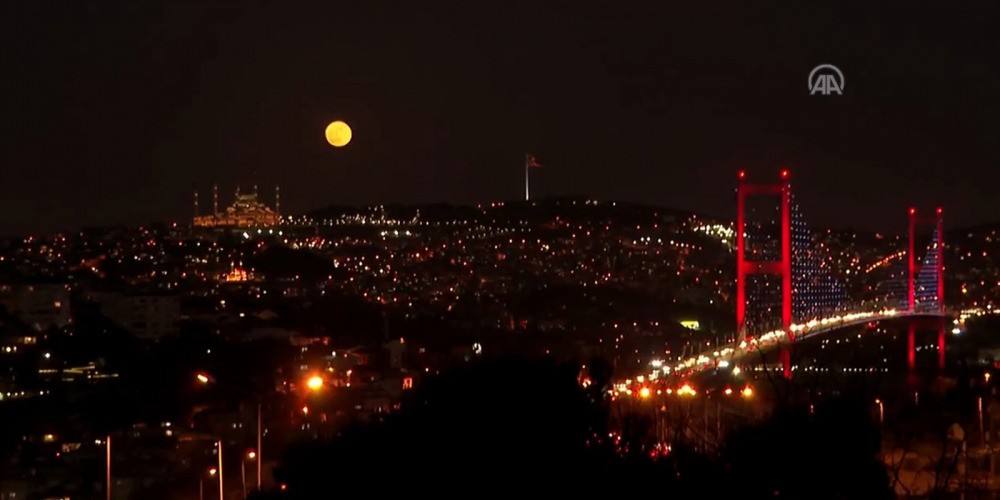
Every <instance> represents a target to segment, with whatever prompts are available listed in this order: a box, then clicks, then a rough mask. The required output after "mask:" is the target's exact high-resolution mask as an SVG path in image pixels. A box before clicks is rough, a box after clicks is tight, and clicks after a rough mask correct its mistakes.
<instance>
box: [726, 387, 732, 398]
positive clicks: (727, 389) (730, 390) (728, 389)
mask: <svg viewBox="0 0 1000 500" xmlns="http://www.w3.org/2000/svg"><path fill="white" fill-rule="evenodd" d="M732 393H733V390H732V389H730V388H728V387H726V396H728V395H730V394H732Z"/></svg>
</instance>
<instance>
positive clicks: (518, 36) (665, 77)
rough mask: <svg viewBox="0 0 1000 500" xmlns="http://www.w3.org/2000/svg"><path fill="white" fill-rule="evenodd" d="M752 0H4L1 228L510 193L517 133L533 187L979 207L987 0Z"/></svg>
mask: <svg viewBox="0 0 1000 500" xmlns="http://www.w3.org/2000/svg"><path fill="white" fill-rule="evenodd" d="M758 3H763V2H739V3H737V2H731V3H727V2H673V1H622V2H559V3H555V2H542V1H538V2H520V1H498V2H492V1H462V2H377V1H357V2H347V1H339V0H338V1H329V0H324V1H315V2H306V1H296V2H290V1H289V2H263V1H253V0H245V1H233V2H215V1H213V2H194V1H183V0H169V1H155V0H144V1H136V0H120V1H117V0H116V1H112V0H106V1H85V0H48V1H31V0H8V1H4V2H2V4H0V62H2V64H3V71H2V77H0V81H2V83H0V89H3V92H2V96H3V97H2V98H3V107H2V113H0V131H2V133H3V139H2V140H0V168H2V175H3V177H2V180H0V234H19V233H31V232H34V233H38V232H49V231H56V230H73V229H77V228H79V227H82V226H96V225H110V224H122V223H127V224H140V223H147V222H151V221H175V220H189V218H190V216H191V215H192V206H191V200H192V192H193V191H194V190H195V189H199V190H200V191H201V202H202V203H201V206H202V209H203V212H204V211H205V209H207V208H208V207H210V206H211V186H212V183H213V182H218V183H219V184H220V191H221V194H222V199H223V201H229V200H230V199H231V197H232V192H233V190H234V188H235V185H236V183H237V182H241V183H242V185H243V189H244V191H246V190H249V189H250V185H251V184H253V182H254V180H255V179H257V182H258V183H259V184H260V185H261V191H262V193H263V194H266V195H267V197H266V200H267V201H270V200H271V196H272V193H273V185H274V184H275V183H280V184H281V187H282V209H283V210H282V211H283V212H286V213H287V212H302V211H306V210H309V209H312V208H317V207H320V206H325V205H328V204H369V203H389V202H402V203H425V202H438V201H445V202H453V203H477V202H483V201H491V200H504V199H508V200H511V199H517V198H518V197H520V196H522V193H523V177H522V169H523V161H524V154H525V153H528V152H531V153H534V154H535V155H537V156H538V158H539V160H540V161H541V162H542V163H543V164H545V166H544V168H543V169H542V170H539V171H537V175H536V177H535V181H533V186H534V189H533V193H534V194H535V195H537V196H563V195H590V196H594V197H597V198H599V199H605V200H629V201H637V202H644V203H652V204H658V205H665V206H671V207H676V208H684V209H693V210H698V211H704V212H707V213H709V214H714V215H720V216H732V214H734V212H735V204H734V196H733V192H732V190H733V187H734V186H735V178H736V171H737V170H739V169H741V168H745V169H746V170H747V171H748V172H749V175H750V176H751V177H754V178H759V179H767V178H777V172H778V169H779V168H780V167H782V166H784V167H787V168H789V169H790V170H791V171H792V176H793V183H794V184H793V185H794V189H795V192H796V196H797V198H798V199H799V200H800V202H801V204H802V207H803V211H804V214H805V216H806V218H807V220H808V221H809V222H812V223H816V224H822V225H834V226H838V227H844V226H855V227H861V228H868V229H880V230H893V229H896V230H901V231H902V230H905V226H906V209H907V207H909V206H910V205H917V206H918V207H926V208H927V209H928V210H930V209H933V208H934V207H936V206H938V205H943V206H944V208H945V214H946V216H947V217H948V218H947V223H948V224H949V225H950V226H952V227H954V226H957V225H960V224H973V223H981V222H988V221H997V220H1000V196H998V195H997V189H998V185H1000V183H998V181H1000V174H998V171H997V169H998V167H1000V162H998V160H1000V29H998V28H997V27H998V26H1000V4H998V3H997V2H988V1H983V2H945V1H942V2H940V3H939V4H938V5H937V6H934V7H931V6H930V5H931V4H930V3H920V5H917V4H915V3H909V2H907V3H902V2H901V3H896V4H895V5H894V6H889V5H883V4H884V3H883V2H870V1H866V2H849V1H837V2H829V3H825V2H781V3H780V4H779V3H774V4H772V5H770V6H758V5H756V4H758ZM290 4H295V5H290ZM709 4H710V6H709ZM822 63H831V64H834V65H837V66H838V67H839V68H840V69H841V70H842V71H843V72H844V75H845V79H846V85H845V87H846V88H845V95H844V96H826V97H823V96H810V95H809V91H808V88H807V83H806V79H807V76H808V74H809V71H810V70H811V69H812V68H813V67H814V66H816V65H819V64H822ZM334 119H343V120H345V121H347V122H348V123H350V124H351V126H352V127H353V129H354V141H353V142H352V143H351V144H350V145H349V146H348V147H346V148H343V149H334V148H332V147H330V146H329V145H327V144H326V142H325V141H324V138H323V129H324V127H325V125H326V124H327V123H328V122H330V121H332V120H334Z"/></svg>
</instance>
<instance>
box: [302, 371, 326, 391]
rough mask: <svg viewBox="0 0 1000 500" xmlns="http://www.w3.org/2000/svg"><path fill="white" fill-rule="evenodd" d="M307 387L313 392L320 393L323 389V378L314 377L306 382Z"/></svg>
mask: <svg viewBox="0 0 1000 500" xmlns="http://www.w3.org/2000/svg"><path fill="white" fill-rule="evenodd" d="M306 386H307V387H309V389H311V390H313V391H318V390H320V389H321V388H322V387H323V377H320V376H318V375H314V376H312V377H309V380H307V381H306Z"/></svg>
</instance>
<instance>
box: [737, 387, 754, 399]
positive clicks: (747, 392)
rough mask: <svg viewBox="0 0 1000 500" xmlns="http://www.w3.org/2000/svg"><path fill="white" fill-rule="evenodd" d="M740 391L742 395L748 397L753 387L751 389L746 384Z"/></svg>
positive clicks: (750, 395)
mask: <svg viewBox="0 0 1000 500" xmlns="http://www.w3.org/2000/svg"><path fill="white" fill-rule="evenodd" d="M740 393H741V394H742V395H743V397H745V398H749V397H752V396H753V389H751V388H750V386H749V385H748V386H746V387H744V388H743V390H742V391H740Z"/></svg>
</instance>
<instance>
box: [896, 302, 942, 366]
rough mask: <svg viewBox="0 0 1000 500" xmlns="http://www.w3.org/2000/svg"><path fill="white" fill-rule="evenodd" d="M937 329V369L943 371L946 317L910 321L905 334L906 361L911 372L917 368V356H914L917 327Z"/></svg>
mask: <svg viewBox="0 0 1000 500" xmlns="http://www.w3.org/2000/svg"><path fill="white" fill-rule="evenodd" d="M932 325H933V326H935V327H937V334H938V335H937V348H938V360H937V361H938V362H937V364H938V369H940V370H944V362H945V347H946V338H945V330H946V329H947V326H948V317H947V316H942V317H941V318H940V319H938V320H936V321H935V320H917V319H914V320H912V321H910V323H909V325H908V329H907V333H906V360H907V363H908V364H909V367H910V371H911V372H913V371H915V370H916V368H917V356H916V333H917V327H918V326H922V327H923V328H928V327H930V326H932Z"/></svg>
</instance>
